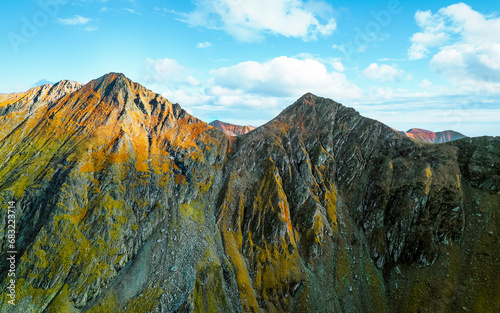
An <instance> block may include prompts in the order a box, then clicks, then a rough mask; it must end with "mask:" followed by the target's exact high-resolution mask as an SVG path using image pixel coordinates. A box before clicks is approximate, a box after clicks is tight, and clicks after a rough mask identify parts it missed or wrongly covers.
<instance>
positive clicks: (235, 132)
mask: <svg viewBox="0 0 500 313" xmlns="http://www.w3.org/2000/svg"><path fill="white" fill-rule="evenodd" d="M208 125H210V126H214V127H217V128H218V129H219V130H220V131H222V132H223V133H224V134H226V135H229V136H239V135H244V134H246V133H249V132H251V131H252V130H254V129H255V127H253V126H250V125H246V126H240V125H234V124H230V123H224V122H221V121H219V120H215V121H212V122H210V123H209V124H208Z"/></svg>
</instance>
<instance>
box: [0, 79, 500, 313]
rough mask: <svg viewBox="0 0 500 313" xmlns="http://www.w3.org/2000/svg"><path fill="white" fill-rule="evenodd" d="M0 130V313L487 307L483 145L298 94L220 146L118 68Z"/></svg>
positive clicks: (48, 96)
mask: <svg viewBox="0 0 500 313" xmlns="http://www.w3.org/2000/svg"><path fill="white" fill-rule="evenodd" d="M229 128H230V129H233V130H232V131H233V133H235V134H236V132H234V129H236V128H234V127H233V128H232V127H229ZM0 129H1V130H2V133H1V137H0V203H2V205H3V207H4V209H3V210H0V229H2V230H3V232H4V235H3V236H0V247H1V250H0V281H1V284H2V286H3V288H2V294H0V312H9V313H10V312H22V313H25V312H347V313H358V312H462V311H467V312H498V311H499V309H500V302H499V294H498V290H499V289H498V284H499V282H500V271H499V270H498V269H499V268H500V244H499V242H500V232H499V231H498V230H499V226H498V225H499V221H500V217H499V213H500V211H499V210H498V204H499V203H500V138H498V137H479V138H463V139H460V140H455V141H452V142H447V143H442V144H428V143H424V142H420V141H417V140H413V139H411V138H408V137H407V134H401V133H399V132H397V131H394V130H393V129H391V128H390V127H388V126H386V125H384V124H382V123H380V122H378V121H375V120H372V119H368V118H364V117H362V116H361V115H360V114H359V113H358V112H356V111H355V110H354V109H352V108H348V107H345V106H343V105H342V104H340V103H337V102H335V101H333V100H330V99H326V98H321V97H318V96H315V95H313V94H306V95H304V96H302V97H301V98H299V99H298V100H297V101H296V102H295V103H293V104H292V105H290V106H289V107H288V108H286V109H285V110H283V112H281V113H280V114H279V115H278V116H277V117H276V118H274V119H273V120H271V121H269V122H268V123H266V124H265V125H263V126H260V127H258V128H256V129H254V130H253V131H251V132H249V133H247V134H246V135H245V136H236V137H231V136H228V135H226V134H224V133H222V132H221V131H219V130H218V129H216V128H214V127H211V126H210V125H208V124H206V123H205V122H203V121H201V120H199V119H197V118H195V117H193V116H191V115H190V114H188V113H187V112H186V111H185V110H183V109H182V108H181V106H180V105H178V104H173V103H171V102H169V101H168V100H167V99H165V98H164V97H162V96H161V95H159V94H157V93H155V92H153V91H150V90H148V89H146V88H144V87H143V86H141V85H140V84H137V83H135V82H133V81H131V80H129V79H128V78H126V77H125V76H124V75H123V74H118V73H110V74H108V75H105V76H103V77H100V78H98V79H95V80H92V81H90V82H89V83H87V84H85V85H83V86H81V85H79V84H77V83H74V82H68V81H62V82H60V83H58V84H55V85H45V86H41V87H37V88H34V89H31V90H29V91H27V92H25V93H19V94H10V95H0ZM408 133H410V134H412V135H414V134H415V132H408ZM433 136H434V135H431V136H429V138H432V137H433ZM417 137H419V136H417ZM436 137H438V135H436ZM445 137H446V138H452V137H453V136H452V135H450V136H445ZM8 207H11V209H10V211H9V210H8ZM13 212H14V213H13ZM13 219H15V238H13V237H12V234H11V232H8V231H7V229H10V228H11V227H9V225H11V224H12V222H9V221H11V220H13ZM9 234H10V235H11V237H8V235H9ZM12 240H13V242H14V243H12ZM11 245H12V246H11ZM9 251H15V252H9ZM12 255H14V257H15V262H16V263H15V269H14V270H13V272H14V273H15V276H14V277H12V276H9V270H10V269H12V265H11V264H12V263H11V261H9V259H8V258H10V257H12ZM12 279H15V281H14V283H13V282H12ZM11 284H15V289H9V288H8V286H9V285H11ZM11 290H15V293H14V292H11ZM12 297H14V298H15V305H11V304H9V303H8V301H10V300H11V299H12Z"/></svg>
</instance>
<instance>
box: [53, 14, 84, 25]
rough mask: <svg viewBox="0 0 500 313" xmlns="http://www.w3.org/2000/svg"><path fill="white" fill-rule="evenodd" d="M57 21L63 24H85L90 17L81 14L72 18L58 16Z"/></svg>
mask: <svg viewBox="0 0 500 313" xmlns="http://www.w3.org/2000/svg"><path fill="white" fill-rule="evenodd" d="M57 21H58V22H59V23H61V24H63V25H85V24H87V23H88V22H90V19H89V18H87V17H82V16H80V15H75V16H74V17H70V18H58V19H57Z"/></svg>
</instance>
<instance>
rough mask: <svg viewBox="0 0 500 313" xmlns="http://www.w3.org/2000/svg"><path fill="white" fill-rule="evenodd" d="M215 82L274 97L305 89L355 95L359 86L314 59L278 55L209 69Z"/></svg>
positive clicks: (344, 96)
mask: <svg viewBox="0 0 500 313" xmlns="http://www.w3.org/2000/svg"><path fill="white" fill-rule="evenodd" d="M210 73H211V74H212V75H213V76H214V79H215V83H216V84H218V85H220V86H224V87H226V88H229V89H232V90H243V91H245V92H246V93H250V94H260V95H266V96H274V97H297V96H301V95H302V94H305V93H307V92H312V93H316V94H317V95H322V96H326V97H331V98H333V99H340V98H342V99H347V98H356V97H359V96H360V95H361V93H362V92H361V89H360V88H359V87H357V86H356V85H354V84H352V83H351V82H349V81H348V80H347V79H346V77H345V75H344V74H341V73H337V72H335V71H332V72H328V70H327V69H326V67H325V65H324V64H322V63H320V62H319V61H317V60H311V59H306V60H299V59H296V58H289V57H285V56H282V57H277V58H274V59H272V60H270V61H268V62H264V63H259V62H254V61H248V62H242V63H239V64H237V65H234V66H231V67H223V68H220V69H217V70H213V71H211V72H210Z"/></svg>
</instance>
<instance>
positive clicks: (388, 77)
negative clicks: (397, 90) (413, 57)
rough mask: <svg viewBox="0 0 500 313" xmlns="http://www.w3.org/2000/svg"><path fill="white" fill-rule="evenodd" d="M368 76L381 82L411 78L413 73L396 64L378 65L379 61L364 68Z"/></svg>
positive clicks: (364, 72)
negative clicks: (399, 67)
mask: <svg viewBox="0 0 500 313" xmlns="http://www.w3.org/2000/svg"><path fill="white" fill-rule="evenodd" d="M363 74H364V75H365V77H366V78H369V79H371V80H376V81H380V82H383V83H385V82H394V81H398V80H401V79H411V75H409V74H407V73H406V72H405V71H403V70H401V69H398V68H397V67H396V66H391V65H387V64H382V65H378V64H377V63H372V64H370V65H369V66H368V67H367V68H365V69H364V70H363Z"/></svg>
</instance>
